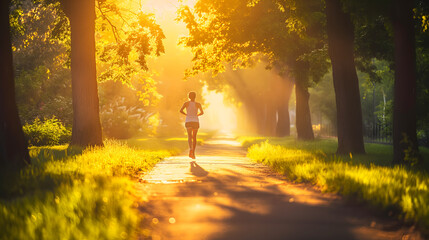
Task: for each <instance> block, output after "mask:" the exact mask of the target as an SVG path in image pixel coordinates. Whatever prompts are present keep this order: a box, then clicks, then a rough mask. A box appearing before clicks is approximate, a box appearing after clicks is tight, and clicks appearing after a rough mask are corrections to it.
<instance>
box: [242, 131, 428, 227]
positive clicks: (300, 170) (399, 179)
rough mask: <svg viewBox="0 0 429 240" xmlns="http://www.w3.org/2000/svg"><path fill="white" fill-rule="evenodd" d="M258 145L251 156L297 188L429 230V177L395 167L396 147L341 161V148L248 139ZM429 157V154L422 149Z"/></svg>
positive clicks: (328, 142) (374, 146) (320, 142)
mask: <svg viewBox="0 0 429 240" xmlns="http://www.w3.org/2000/svg"><path fill="white" fill-rule="evenodd" d="M241 141H247V144H248V145H250V144H252V143H255V141H260V142H262V143H260V144H255V145H252V146H251V147H250V148H249V150H248V152H249V153H248V156H249V157H250V158H252V159H254V160H256V161H258V162H261V163H264V164H266V165H268V166H270V167H272V168H273V169H275V170H276V171H278V172H280V173H282V174H284V175H286V176H287V177H288V178H289V179H291V180H294V181H297V182H310V183H312V184H315V185H317V186H319V187H320V188H321V189H322V190H323V191H328V192H335V193H340V194H341V195H344V196H345V197H350V198H355V199H356V198H357V199H358V200H361V201H364V202H366V203H369V204H371V205H373V206H376V207H378V208H381V209H384V210H386V211H393V212H395V213H396V214H398V217H400V218H403V219H405V220H408V221H414V222H417V223H418V224H420V225H421V226H423V227H425V228H427V227H429V207H428V206H429V202H428V201H429V191H428V186H429V176H428V174H427V173H426V172H424V171H418V170H413V169H407V168H405V167H399V166H395V167H391V166H390V161H391V157H392V147H391V146H386V145H377V144H368V145H367V146H366V150H367V152H368V154H367V155H355V156H352V155H350V156H337V155H335V154H333V153H334V151H335V147H336V142H335V141H332V140H318V141H315V142H297V141H294V140H293V139H290V138H289V139H288V138H286V139H272V140H269V141H264V139H252V138H242V139H241ZM422 152H423V153H424V154H425V155H426V157H429V151H428V150H427V149H422Z"/></svg>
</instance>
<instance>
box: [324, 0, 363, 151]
mask: <svg viewBox="0 0 429 240" xmlns="http://www.w3.org/2000/svg"><path fill="white" fill-rule="evenodd" d="M326 16H327V30H328V51H329V55H330V58H331V63H332V75H333V81H334V89H335V99H336V106H337V132H338V149H337V153H339V154H348V153H365V147H364V143H363V130H362V128H363V126H362V108H361V103H360V94H359V82H358V78H357V74H356V68H355V61H354V26H353V23H352V21H351V19H350V15H349V14H347V13H344V12H343V9H342V4H341V1H340V0H326Z"/></svg>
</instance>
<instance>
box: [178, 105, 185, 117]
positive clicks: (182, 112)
mask: <svg viewBox="0 0 429 240" xmlns="http://www.w3.org/2000/svg"><path fill="white" fill-rule="evenodd" d="M185 108H186V102H185V103H184V104H183V106H182V108H181V109H180V111H179V112H180V113H181V114H183V115H185V116H186V113H185V112H184V111H183V109H185Z"/></svg>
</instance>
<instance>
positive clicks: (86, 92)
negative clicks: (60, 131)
mask: <svg viewBox="0 0 429 240" xmlns="http://www.w3.org/2000/svg"><path fill="white" fill-rule="evenodd" d="M62 3H63V8H64V10H65V13H66V14H67V16H68V18H69V20H70V25H71V74H72V94H73V129H72V140H71V144H72V145H80V146H93V145H103V142H102V136H101V124H100V116H99V101H98V91H97V78H96V66H95V37H94V34H95V1H92V0H64V1H62Z"/></svg>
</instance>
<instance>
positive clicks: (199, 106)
mask: <svg viewBox="0 0 429 240" xmlns="http://www.w3.org/2000/svg"><path fill="white" fill-rule="evenodd" d="M198 109H199V110H200V113H198V116H201V115H203V114H204V111H203V107H202V106H201V103H198Z"/></svg>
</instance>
